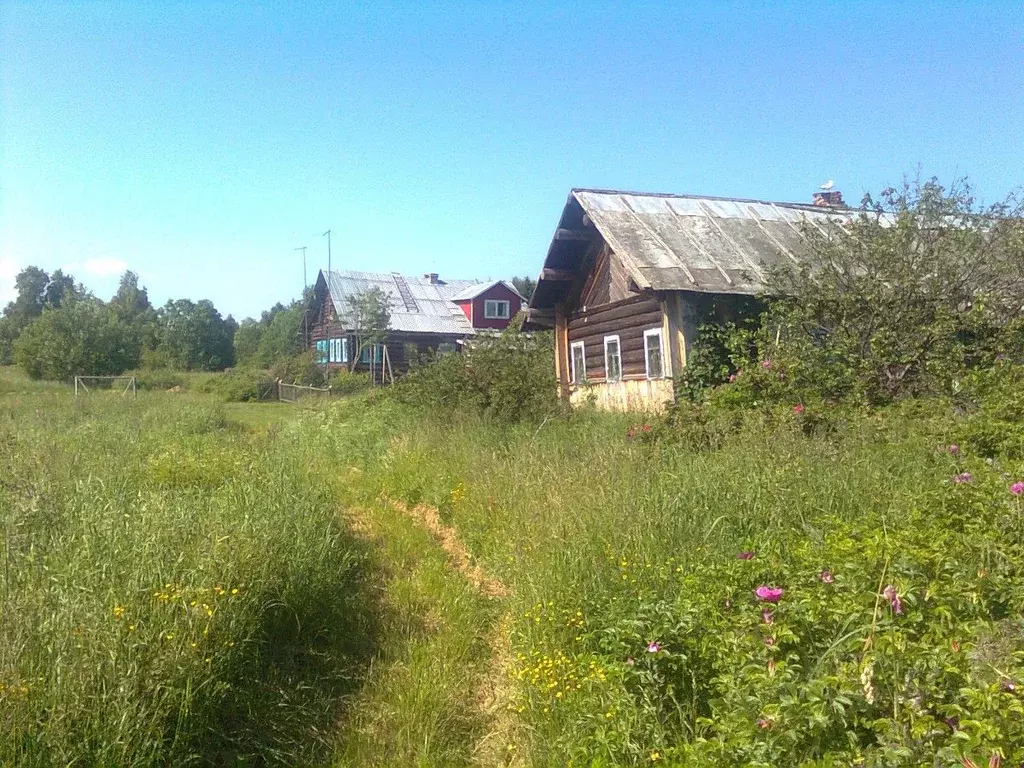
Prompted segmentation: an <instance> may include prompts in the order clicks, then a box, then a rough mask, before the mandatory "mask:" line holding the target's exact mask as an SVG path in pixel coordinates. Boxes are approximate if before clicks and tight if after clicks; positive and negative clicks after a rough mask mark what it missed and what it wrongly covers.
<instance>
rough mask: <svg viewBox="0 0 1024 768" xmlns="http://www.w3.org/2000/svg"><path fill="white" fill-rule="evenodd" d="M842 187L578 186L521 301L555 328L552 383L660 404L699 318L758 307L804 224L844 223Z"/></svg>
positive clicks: (797, 245) (628, 404) (584, 396)
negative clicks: (761, 191) (674, 191)
mask: <svg viewBox="0 0 1024 768" xmlns="http://www.w3.org/2000/svg"><path fill="white" fill-rule="evenodd" d="M853 213H854V212H853V211H850V210H849V209H847V208H846V207H845V206H844V205H843V202H842V196H841V194H840V193H839V192H838V191H827V192H819V193H817V194H816V195H815V197H814V202H813V203H810V204H803V203H771V202H763V201H758V200H745V199H727V198H718V197H696V196H691V195H663V194H639V193H632V192H616V191H610V190H598V189H573V190H572V191H571V192H570V194H569V199H568V200H567V201H566V204H565V207H564V208H563V209H562V215H561V217H560V219H559V221H558V226H557V228H556V229H555V234H554V237H553V238H552V240H551V245H550V247H549V248H548V253H547V257H546V258H545V260H544V267H543V269H542V270H541V273H540V276H539V277H538V280H537V288H536V291H535V292H534V294H533V297H532V299H531V301H530V305H529V308H528V309H527V313H528V316H527V321H528V325H529V326H530V327H535V328H536V327H553V328H554V330H555V373H556V376H557V378H558V385H559V392H560V393H561V394H562V395H563V396H567V397H569V398H570V400H571V401H572V402H573V403H579V402H583V401H590V402H594V403H595V404H596V405H597V406H598V407H601V408H605V409H611V410H641V409H650V410H657V409H661V408H663V407H664V405H665V404H666V403H668V402H671V401H672V400H673V399H674V386H673V380H672V378H673V376H674V375H678V374H679V373H680V372H681V370H682V368H683V367H684V366H685V365H686V358H687V353H688V351H689V350H690V347H691V345H692V344H693V341H694V339H695V338H696V332H697V328H698V327H699V326H700V325H702V324H703V323H705V322H709V321H720V322H727V321H729V320H732V319H736V318H737V317H738V316H740V315H742V314H744V313H746V312H750V311H753V310H754V309H756V306H757V299H756V297H757V296H758V295H759V294H761V293H763V292H764V290H765V278H766V271H767V270H768V269H769V268H770V267H771V266H772V265H774V264H779V263H795V262H796V261H797V260H798V258H799V254H800V252H801V248H802V245H803V243H804V240H805V238H804V235H803V232H804V231H805V230H804V229H803V228H804V227H805V226H812V227H814V226H821V224H822V223H824V219H825V218H826V217H827V218H829V219H831V220H833V221H835V222H837V223H839V224H840V225H844V224H846V223H847V222H849V221H850V220H851V219H850V217H851V215H852V214H853Z"/></svg>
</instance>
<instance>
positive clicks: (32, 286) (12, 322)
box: [0, 267, 535, 380]
mask: <svg viewBox="0 0 1024 768" xmlns="http://www.w3.org/2000/svg"><path fill="white" fill-rule="evenodd" d="M514 282H515V284H516V287H517V288H518V289H519V290H520V291H521V292H523V294H524V295H525V296H527V297H529V295H530V294H531V293H532V292H533V287H534V286H535V282H534V281H533V280H531V279H529V278H514ZM15 289H16V291H17V296H16V298H15V299H14V300H13V301H11V302H10V303H9V304H8V305H7V306H6V307H5V308H4V310H3V316H2V317H0V365H10V364H12V363H13V364H16V365H18V366H20V367H21V368H23V369H24V370H25V372H26V373H27V374H28V375H29V376H31V377H32V378H36V379H52V380H68V379H71V378H72V377H74V376H75V375H76V374H89V375H115V374H120V373H123V372H124V371H130V370H136V369H139V368H148V369H174V370H179V371H220V370H223V369H225V368H230V367H233V366H240V367H251V368H269V367H270V366H272V365H273V364H274V363H275V362H278V361H281V360H284V359H286V358H290V357H293V356H295V355H297V354H299V353H300V352H302V349H303V339H302V333H301V331H302V313H303V310H304V307H305V306H306V304H307V302H308V300H309V290H308V289H307V292H306V295H305V296H303V297H302V298H301V299H297V300H295V301H292V302H291V303H290V304H288V305H284V304H281V303H277V304H275V305H274V306H273V307H271V308H270V309H269V310H266V311H264V312H263V313H262V314H261V315H260V317H259V318H258V319H254V318H246V319H245V320H243V321H242V322H241V323H238V322H237V321H236V320H235V319H234V318H233V317H231V315H228V316H227V317H223V316H221V314H220V312H219V311H217V308H216V307H215V306H214V305H213V302H211V301H209V300H206V299H203V300H201V301H191V300H190V299H177V300H172V301H168V302H167V303H166V304H164V305H163V306H162V307H154V306H153V305H152V304H151V303H150V301H149V295H148V293H147V291H146V289H145V287H140V286H139V277H138V275H137V274H135V273H134V272H130V271H129V272H125V273H124V275H122V276H121V282H120V284H119V286H118V289H117V292H116V293H115V294H114V296H113V297H112V298H111V299H110V301H102V300H101V299H99V298H97V297H96V296H94V295H93V294H92V293H90V292H89V291H88V290H86V288H85V286H83V285H82V284H81V283H78V282H76V281H75V279H74V277H73V276H72V275H70V274H67V273H65V272H64V271H63V270H60V269H58V270H55V271H54V272H53V273H47V272H46V271H45V270H43V269H40V268H39V267H27V268H25V269H23V270H22V271H21V272H20V273H19V274H18V276H17V277H16V279H15Z"/></svg>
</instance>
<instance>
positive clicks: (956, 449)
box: [947, 443, 960, 456]
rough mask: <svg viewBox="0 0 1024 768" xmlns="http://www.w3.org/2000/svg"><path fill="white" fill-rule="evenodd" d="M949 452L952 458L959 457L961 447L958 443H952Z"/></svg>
mask: <svg viewBox="0 0 1024 768" xmlns="http://www.w3.org/2000/svg"><path fill="white" fill-rule="evenodd" d="M947 450H948V451H949V455H950V456H959V455H960V446H959V445H957V444H956V443H951V444H950V446H949V448H948V449H947Z"/></svg>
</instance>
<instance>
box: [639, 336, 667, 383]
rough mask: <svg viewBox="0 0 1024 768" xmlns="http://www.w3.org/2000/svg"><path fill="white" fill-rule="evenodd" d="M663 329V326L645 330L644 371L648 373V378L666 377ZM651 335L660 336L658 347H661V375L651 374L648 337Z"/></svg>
mask: <svg viewBox="0 0 1024 768" xmlns="http://www.w3.org/2000/svg"><path fill="white" fill-rule="evenodd" d="M662 331H663V329H662V328H650V329H648V330H646V331H644V372H645V373H646V374H647V378H648V379H664V378H665V334H664V333H663V332H662ZM650 336H657V337H658V347H659V348H660V349H661V376H651V360H650V354H649V350H648V348H647V339H648V338H649V337H650Z"/></svg>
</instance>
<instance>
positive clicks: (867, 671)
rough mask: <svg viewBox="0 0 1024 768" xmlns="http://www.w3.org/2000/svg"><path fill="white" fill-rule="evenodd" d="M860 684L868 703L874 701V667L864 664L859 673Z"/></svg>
mask: <svg viewBox="0 0 1024 768" xmlns="http://www.w3.org/2000/svg"><path fill="white" fill-rule="evenodd" d="M860 684H861V687H862V688H863V689H864V698H865V700H866V701H867V703H868V704H874V703H875V668H874V667H873V666H871V664H865V665H864V669H863V670H861V673H860Z"/></svg>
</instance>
